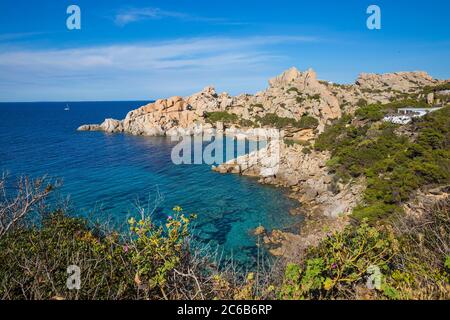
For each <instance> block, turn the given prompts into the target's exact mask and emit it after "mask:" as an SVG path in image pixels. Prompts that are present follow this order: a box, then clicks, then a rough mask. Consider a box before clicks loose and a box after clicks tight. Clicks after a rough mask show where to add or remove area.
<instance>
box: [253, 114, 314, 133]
mask: <svg viewBox="0 0 450 320" xmlns="http://www.w3.org/2000/svg"><path fill="white" fill-rule="evenodd" d="M256 122H258V123H260V124H261V125H263V126H273V127H275V128H279V129H282V128H285V127H288V126H291V127H294V128H300V129H315V128H317V126H318V125H319V121H318V120H317V119H316V118H314V117H312V116H309V115H304V116H302V117H301V118H300V120H295V119H294V118H286V117H279V116H278V115H276V114H275V113H268V114H266V115H264V116H263V117H257V118H256Z"/></svg>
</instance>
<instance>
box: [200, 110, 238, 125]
mask: <svg viewBox="0 0 450 320" xmlns="http://www.w3.org/2000/svg"><path fill="white" fill-rule="evenodd" d="M204 117H205V119H206V122H208V123H216V122H223V123H228V124H232V123H237V122H238V120H239V117H238V116H237V115H236V114H234V113H228V112H226V111H216V112H206V113H205V115H204Z"/></svg>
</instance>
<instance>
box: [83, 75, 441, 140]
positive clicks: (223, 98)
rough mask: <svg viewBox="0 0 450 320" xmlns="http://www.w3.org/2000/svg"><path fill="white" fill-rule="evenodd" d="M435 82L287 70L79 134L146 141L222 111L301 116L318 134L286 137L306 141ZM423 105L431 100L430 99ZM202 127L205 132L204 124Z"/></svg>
mask: <svg viewBox="0 0 450 320" xmlns="http://www.w3.org/2000/svg"><path fill="white" fill-rule="evenodd" d="M439 83H441V81H439V80H435V79H433V78H431V77H430V76H429V75H428V74H427V73H425V72H398V73H389V74H382V75H378V74H365V73H363V74H361V75H360V76H359V78H358V79H357V81H356V83H355V84H352V85H335V84H333V83H330V82H326V81H319V80H318V79H317V75H316V73H315V72H314V71H313V70H312V69H309V70H307V71H305V72H300V71H298V70H297V69H296V68H291V69H289V70H287V71H285V72H283V73H282V74H280V75H278V76H276V77H274V78H272V79H270V80H269V87H268V88H267V89H266V90H264V91H261V92H258V93H256V94H254V95H250V94H241V95H238V96H235V97H233V96H230V95H229V94H228V93H226V92H223V93H221V94H218V93H217V92H216V91H215V89H214V88H213V87H210V86H209V87H206V88H204V89H203V90H202V91H200V92H198V93H195V94H193V95H191V96H189V97H184V98H183V97H179V96H175V97H171V98H168V99H159V100H157V101H155V102H153V103H149V104H147V105H145V106H142V107H140V108H138V109H136V110H133V111H130V112H129V113H128V114H127V116H126V117H125V119H124V120H114V119H106V120H105V121H104V122H103V123H102V124H100V125H92V124H91V125H83V126H81V127H79V129H78V130H80V131H90V130H102V131H106V132H110V133H113V132H126V133H130V134H134V135H148V136H156V135H182V134H193V133H194V132H195V131H196V130H197V129H198V128H199V126H202V127H204V126H205V125H206V119H205V113H207V112H214V111H226V112H228V113H232V114H235V115H237V117H238V118H239V119H242V120H250V121H252V122H254V123H256V125H258V119H259V118H260V117H263V116H265V115H267V114H276V115H278V116H279V117H286V118H293V119H296V120H300V119H301V118H302V116H304V115H309V116H312V117H315V118H316V119H317V120H318V127H317V130H311V129H308V131H302V132H300V129H297V131H295V130H291V132H287V133H288V135H290V137H291V138H292V139H293V140H303V141H307V140H310V139H313V138H314V137H315V136H316V135H317V134H318V133H320V132H322V131H323V129H324V127H325V125H326V124H328V123H330V122H331V121H332V120H334V119H337V118H339V117H340V116H341V114H342V112H343V111H345V112H349V113H352V112H353V111H354V110H355V107H356V105H357V104H358V102H359V101H360V100H361V99H363V100H365V101H367V102H369V103H375V102H379V103H388V102H390V101H391V100H392V99H393V98H395V97H397V96H399V95H401V94H405V93H412V92H417V91H418V90H419V89H420V88H422V87H423V86H426V85H436V84H439ZM428 100H429V101H431V100H432V99H431V97H428ZM196 128H197V129H196ZM204 128H205V129H207V130H210V128H208V125H206V127H204ZM291 129H292V128H291ZM197 131H198V130H197ZM286 131H289V129H287V130H286Z"/></svg>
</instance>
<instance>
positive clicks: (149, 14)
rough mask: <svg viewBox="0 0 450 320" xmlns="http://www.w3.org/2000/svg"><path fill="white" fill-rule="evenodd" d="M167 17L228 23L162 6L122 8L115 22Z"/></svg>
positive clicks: (219, 19)
mask: <svg viewBox="0 0 450 320" xmlns="http://www.w3.org/2000/svg"><path fill="white" fill-rule="evenodd" d="M166 18H168V19H176V20H182V21H197V22H211V23H227V20H226V19H222V18H208V17H201V16H195V15H191V14H187V13H183V12H176V11H167V10H163V9H160V8H148V7H147V8H131V9H125V10H121V11H119V12H118V13H117V14H116V15H115V17H114V22H115V23H116V24H117V25H119V26H125V25H127V24H129V23H132V22H137V21H142V20H158V19H166ZM229 23H236V22H229Z"/></svg>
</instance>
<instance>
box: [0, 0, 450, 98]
mask: <svg viewBox="0 0 450 320" xmlns="http://www.w3.org/2000/svg"><path fill="white" fill-rule="evenodd" d="M71 4H76V5H78V6H79V7H80V8H81V30H71V31H70V30H68V29H67V28H66V19H67V17H68V15H67V14H66V9H67V7H68V6H69V5H71ZM371 4H376V5H378V6H379V7H380V8H381V15H382V16H381V21H382V28H381V30H369V29H367V27H366V19H367V17H368V14H366V9H367V7H368V6H369V5H371ZM448 12H450V2H449V1H448V0H430V1H412V0H410V1H406V0H396V1H393V0H372V1H365V0H347V1H331V0H330V1H302V0H296V1H285V0H277V1H264V0H260V1H254V0H240V1H234V0H227V1H224V0H222V1H217V0H208V1H204V0H193V1H186V0H179V1H171V0H165V1H138V0H134V1H117V0H96V1H92V0H71V1H65V0H58V1H55V0H39V1H29V0H14V1H11V0H2V1H1V2H0V101H80V100H135V99H142V100H146V99H155V98H160V97H167V96H171V95H189V94H191V93H194V92H196V91H199V90H201V89H202V88H203V87H205V86H207V85H214V86H215V87H216V89H217V91H220V92H222V91H227V92H229V93H231V94H239V93H243V92H248V93H254V92H257V91H259V90H263V89H264V88H265V87H267V80H268V79H269V78H270V77H273V76H275V75H277V74H279V73H281V72H282V71H283V70H285V69H287V68H289V67H291V66H296V67H297V68H299V69H302V70H303V69H308V68H313V69H314V70H316V71H317V73H318V77H319V78H321V79H326V80H330V81H334V82H340V83H351V82H354V81H355V79H356V77H357V76H358V74H359V73H361V72H374V73H384V72H394V71H414V70H423V71H427V72H429V73H430V74H431V75H432V76H433V77H437V78H442V79H447V78H450V28H449V25H448Z"/></svg>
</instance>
